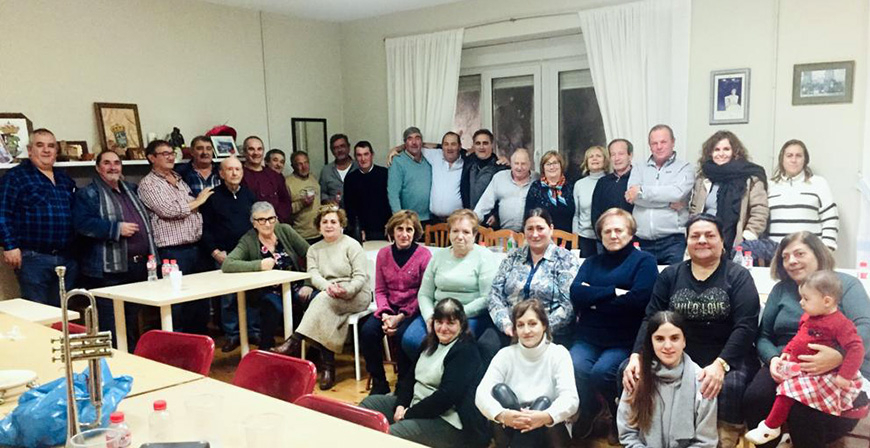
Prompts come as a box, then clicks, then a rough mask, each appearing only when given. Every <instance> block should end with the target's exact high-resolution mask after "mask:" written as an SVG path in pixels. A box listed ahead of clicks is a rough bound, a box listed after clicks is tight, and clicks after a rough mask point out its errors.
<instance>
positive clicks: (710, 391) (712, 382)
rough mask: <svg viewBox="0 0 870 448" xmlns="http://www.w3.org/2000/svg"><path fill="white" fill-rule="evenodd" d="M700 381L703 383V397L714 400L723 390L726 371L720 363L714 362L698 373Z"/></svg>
mask: <svg viewBox="0 0 870 448" xmlns="http://www.w3.org/2000/svg"><path fill="white" fill-rule="evenodd" d="M698 380H699V381H701V395H702V396H704V398H706V399H708V400H712V399H713V398H716V396H718V395H719V392H720V391H721V390H722V383H723V382H725V369H724V368H723V367H722V364H719V362H718V361H713V363H712V364H710V365H709V366H707V367H704V368H703V369H701V371H700V372H699V373H698Z"/></svg>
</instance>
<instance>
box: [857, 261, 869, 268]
mask: <svg viewBox="0 0 870 448" xmlns="http://www.w3.org/2000/svg"><path fill="white" fill-rule="evenodd" d="M858 266H861V267H862V268H866V267H867V262H866V261H862V262H860V263H858Z"/></svg>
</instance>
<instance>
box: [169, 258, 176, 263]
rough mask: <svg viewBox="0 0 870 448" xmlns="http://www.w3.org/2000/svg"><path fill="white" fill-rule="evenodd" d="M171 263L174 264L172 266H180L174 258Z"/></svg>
mask: <svg viewBox="0 0 870 448" xmlns="http://www.w3.org/2000/svg"><path fill="white" fill-rule="evenodd" d="M170 263H172V264H178V261H176V260H175V259H174V258H173V259H172V261H171V262H170Z"/></svg>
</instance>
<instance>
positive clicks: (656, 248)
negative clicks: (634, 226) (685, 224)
mask: <svg viewBox="0 0 870 448" xmlns="http://www.w3.org/2000/svg"><path fill="white" fill-rule="evenodd" d="M637 240H638V241H640V249H641V250H643V251H646V252H649V253H651V254H653V256H655V257H656V263H657V264H663V265H672V264H674V263H679V262H681V261H683V255H685V253H686V237H685V236H683V235H682V234H679V233H675V234H673V235H668V236H666V237H663V238H659V239H657V240H645V239H642V238H638V239H637Z"/></svg>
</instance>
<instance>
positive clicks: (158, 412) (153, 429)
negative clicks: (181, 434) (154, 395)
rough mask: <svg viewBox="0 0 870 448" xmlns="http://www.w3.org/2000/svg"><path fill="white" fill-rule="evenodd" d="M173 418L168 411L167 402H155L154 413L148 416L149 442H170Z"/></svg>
mask: <svg viewBox="0 0 870 448" xmlns="http://www.w3.org/2000/svg"><path fill="white" fill-rule="evenodd" d="M171 431H172V418H171V416H170V415H169V411H167V410H166V401H164V400H157V401H155V402H154V412H152V413H151V415H149V416H148V435H149V438H150V439H151V440H149V442H169V441H170V439H171V438H172V434H171Z"/></svg>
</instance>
